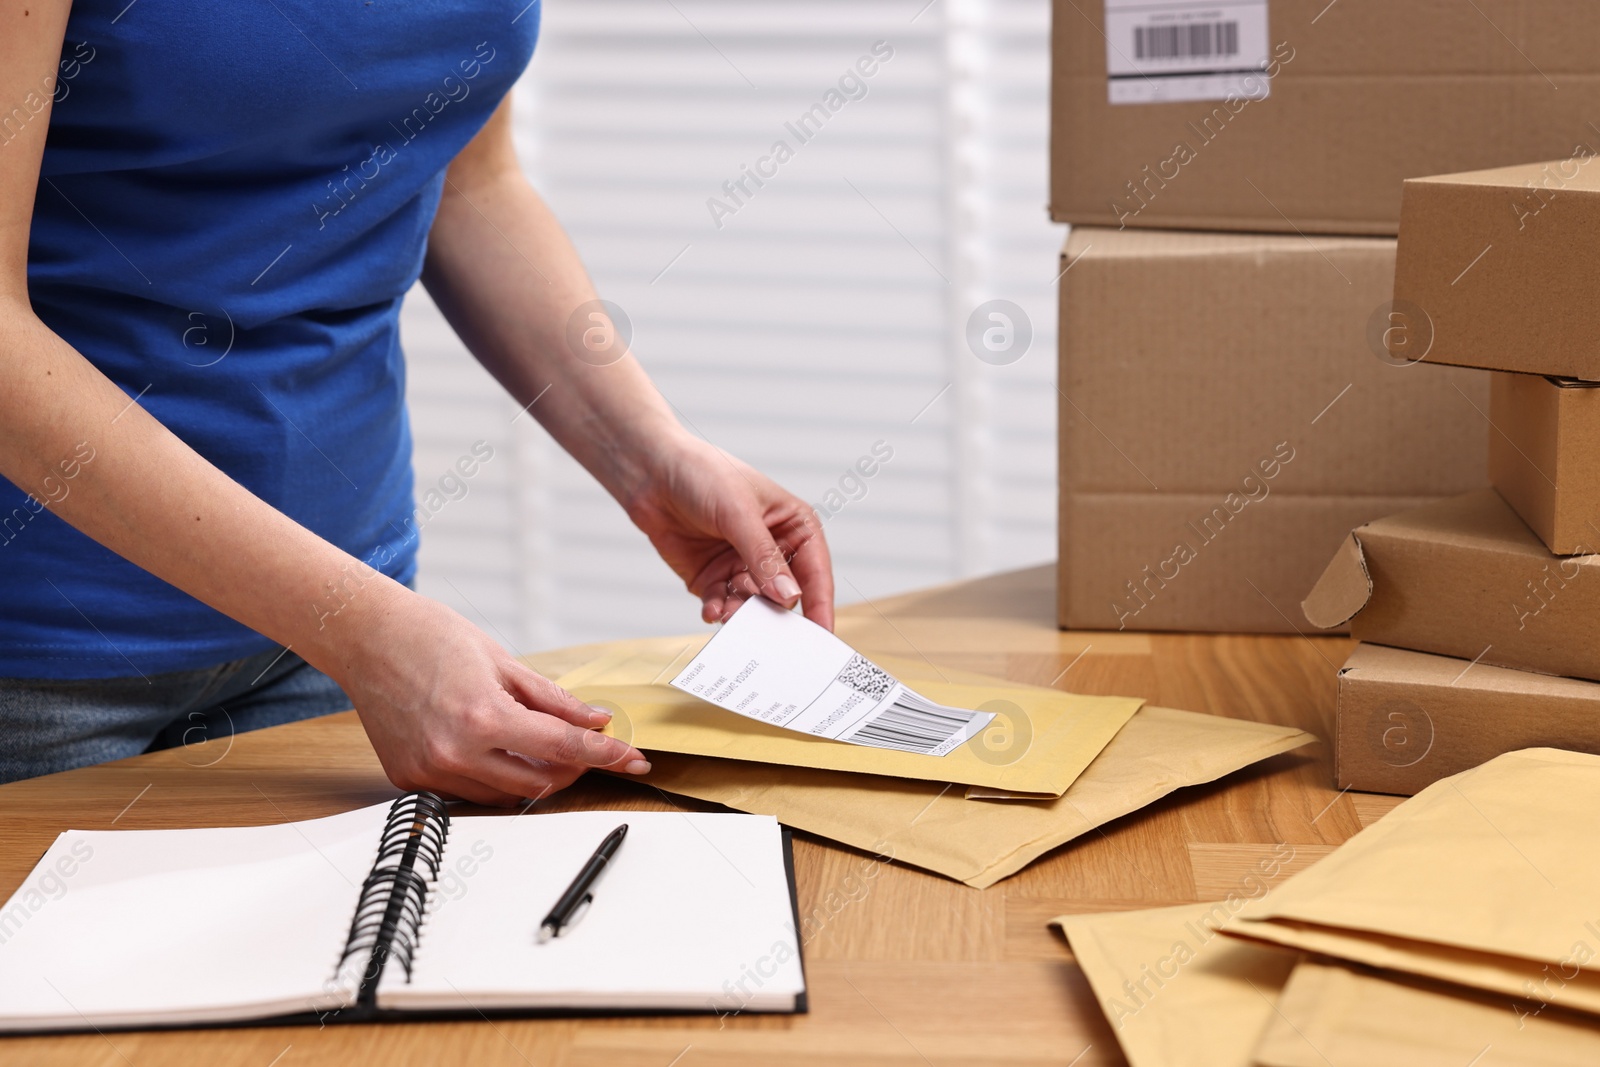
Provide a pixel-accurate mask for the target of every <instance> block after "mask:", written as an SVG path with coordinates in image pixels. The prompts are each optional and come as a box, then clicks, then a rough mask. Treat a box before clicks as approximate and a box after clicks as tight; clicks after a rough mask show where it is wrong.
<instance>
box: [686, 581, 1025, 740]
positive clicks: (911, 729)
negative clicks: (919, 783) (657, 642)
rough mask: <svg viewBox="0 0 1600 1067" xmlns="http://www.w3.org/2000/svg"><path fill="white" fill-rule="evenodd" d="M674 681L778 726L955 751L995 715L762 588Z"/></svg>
mask: <svg viewBox="0 0 1600 1067" xmlns="http://www.w3.org/2000/svg"><path fill="white" fill-rule="evenodd" d="M672 685H673V686H674V687H675V688H677V689H681V690H683V691H684V692H685V693H690V694H692V695H694V696H697V697H699V698H700V699H701V700H704V701H707V702H708V703H711V704H715V705H716V706H717V707H719V708H725V709H727V710H728V711H732V712H737V713H738V714H740V715H744V716H746V717H748V718H751V719H756V720H759V721H760V722H765V723H771V724H772V725H773V726H782V727H784V728H785V729H788V730H796V731H799V732H801V733H807V734H815V735H816V736H818V737H828V738H832V739H834V740H835V741H848V742H850V743H851V744H856V745H871V746H872V747H874V748H897V749H900V750H901V751H903V752H920V753H923V754H924V755H929V756H943V755H947V754H948V753H950V752H951V751H952V750H954V749H955V747H956V746H957V745H960V744H962V743H963V742H965V741H967V740H969V739H971V738H972V737H974V736H975V735H977V734H978V733H981V732H982V731H983V729H984V728H985V727H987V726H988V725H989V722H990V720H991V719H993V718H994V715H993V713H991V712H984V711H968V710H966V709H963V708H950V707H946V706H944V705H943V704H939V703H936V702H934V701H932V700H929V699H927V698H926V697H923V696H921V695H919V694H918V693H916V692H914V691H913V690H911V689H908V688H907V687H906V686H905V685H904V684H903V683H902V682H900V681H899V680H898V679H897V678H895V677H894V676H893V675H891V674H890V673H889V672H888V671H886V670H884V669H883V668H882V667H879V666H878V665H877V664H876V663H873V662H872V661H871V660H869V659H867V658H866V657H864V656H862V655H860V654H859V653H857V652H856V651H855V649H853V648H851V647H850V646H849V645H847V644H845V643H844V642H843V641H841V640H839V639H838V638H837V637H835V636H833V634H831V633H829V632H828V631H827V630H824V629H823V628H822V627H820V626H818V625H817V624H816V623H814V622H812V621H811V620H809V619H807V618H805V617H804V616H802V615H798V614H796V613H794V612H791V611H785V610H784V609H783V608H781V607H779V606H778V605H776V604H774V603H772V602H771V601H770V600H765V599H763V598H761V597H754V598H752V599H750V600H747V601H745V603H744V606H743V607H741V608H740V609H739V610H738V611H736V612H734V614H733V617H732V618H731V619H729V620H728V621H727V622H725V623H723V625H722V629H721V630H719V631H717V634H716V636H715V637H713V638H712V639H711V640H710V641H708V642H707V643H706V646H705V647H704V648H702V649H701V650H700V653H699V655H697V656H695V658H694V659H693V660H692V661H691V662H690V663H689V665H688V666H687V667H685V668H684V669H683V671H682V673H680V674H679V675H678V676H677V677H676V678H674V679H672Z"/></svg>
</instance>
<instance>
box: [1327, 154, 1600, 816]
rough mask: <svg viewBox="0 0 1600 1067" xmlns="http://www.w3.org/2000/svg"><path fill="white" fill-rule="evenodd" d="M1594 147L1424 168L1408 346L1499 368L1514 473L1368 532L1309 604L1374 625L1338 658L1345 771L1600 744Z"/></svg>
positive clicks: (1598, 233)
mask: <svg viewBox="0 0 1600 1067" xmlns="http://www.w3.org/2000/svg"><path fill="white" fill-rule="evenodd" d="M1595 159H1596V152H1595V151H1594V150H1593V149H1586V148H1580V150H1579V151H1578V152H1577V153H1576V154H1573V155H1571V156H1569V157H1567V158H1564V159H1561V160H1558V161H1554V162H1549V163H1540V164H1532V165H1527V166H1513V167H1503V168H1500V169H1496V170H1487V171H1477V172H1473V173H1466V174H1451V175H1446V176H1443V177H1434V178H1424V179H1417V180H1412V181H1407V182H1406V183H1405V193H1404V201H1403V207H1402V211H1401V220H1400V245H1399V261H1398V266H1397V270H1396V276H1395V290H1394V305H1393V310H1392V314H1391V323H1390V330H1391V332H1390V336H1389V337H1388V342H1389V347H1390V351H1391V353H1392V355H1393V356H1394V357H1395V358H1396V359H1404V360H1408V361H1426V362H1428V363H1442V364H1451V365H1454V366H1457V367H1477V368H1484V369H1486V370H1487V371H1488V373H1486V374H1485V373H1483V372H1482V371H1479V372H1478V374H1479V376H1480V377H1482V378H1485V379H1488V380H1490V402H1489V406H1488V409H1487V411H1486V413H1485V414H1486V417H1487V420H1488V422H1489V424H1490V425H1491V427H1492V430H1491V435H1490V446H1489V472H1490V480H1491V481H1492V483H1493V486H1494V488H1492V489H1480V490H1478V491H1476V492H1472V493H1468V494H1466V495H1464V496H1459V497H1455V498H1452V499H1448V500H1444V501H1441V502H1438V503H1435V504H1432V505H1428V506H1425V507H1421V508H1417V509H1415V510H1411V511H1407V512H1404V513H1402V514H1398V515H1394V516H1391V517H1389V518H1385V519H1380V520H1378V521H1375V522H1371V523H1368V524H1367V525H1365V526H1362V527H1361V528H1359V529H1357V530H1355V531H1354V533H1352V534H1351V535H1350V537H1349V538H1348V539H1347V540H1346V541H1345V543H1344V545H1343V547H1342V548H1340V549H1339V551H1338V553H1337V554H1336V555H1335V557H1334V559H1333V562H1332V563H1330V564H1329V565H1328V566H1327V569H1326V570H1325V572H1324V574H1323V576H1322V578H1321V579H1320V580H1319V581H1318V583H1317V585H1316V587H1315V588H1314V589H1313V590H1312V593H1311V595H1310V597H1309V598H1308V599H1307V600H1306V602H1305V612H1306V615H1307V617H1308V618H1309V619H1310V620H1311V621H1312V622H1314V623H1316V624H1317V625H1321V626H1342V625H1344V624H1345V623H1348V624H1349V626H1350V629H1351V631H1352V633H1353V634H1354V635H1355V636H1356V637H1357V638H1359V639H1360V640H1361V641H1362V642H1364V643H1363V644H1361V645H1359V646H1357V648H1356V650H1355V652H1354V653H1353V654H1352V655H1351V657H1350V659H1349V660H1348V662H1346V664H1345V666H1344V668H1343V670H1342V671H1341V672H1340V675H1339V726H1338V746H1337V760H1336V764H1337V775H1338V778H1339V784H1340V785H1341V786H1345V787H1350V788H1356V789H1365V790H1374V791H1379V792H1392V793H1414V792H1416V791H1417V790H1419V789H1421V788H1422V787H1424V786H1426V785H1428V784H1429V783H1431V782H1433V781H1436V780H1438V779H1439V778H1442V777H1445V776H1446V775H1451V774H1455V773H1457V772H1458V771H1461V770H1464V769H1466V768H1468V767H1472V766H1475V765H1477V764H1479V763H1481V762H1483V761H1484V760H1487V759H1489V758H1491V757H1493V756H1495V755H1498V754H1500V753H1503V752H1509V751H1512V750H1515V749H1519V748H1525V747H1529V746H1533V745H1551V746H1555V747H1560V748H1570V749H1578V750H1582V751H1588V752H1600V684H1597V683H1596V680H1600V555H1595V554H1594V553H1595V552H1596V551H1597V550H1600V389H1597V388H1596V386H1597V385H1600V300H1597V299H1596V294H1597V293H1600V163H1597V162H1596V161H1595ZM1422 373H1435V372H1433V371H1431V370H1424V371H1422ZM1449 373H1452V374H1454V373H1459V372H1457V371H1454V370H1451V371H1450V372H1449ZM1365 642H1371V643H1370V644H1367V643H1365ZM1384 646H1388V647H1384Z"/></svg>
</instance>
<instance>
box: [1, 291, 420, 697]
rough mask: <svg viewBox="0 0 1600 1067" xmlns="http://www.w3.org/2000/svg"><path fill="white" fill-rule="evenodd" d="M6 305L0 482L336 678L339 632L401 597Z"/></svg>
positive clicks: (28, 315) (29, 316)
mask: <svg viewBox="0 0 1600 1067" xmlns="http://www.w3.org/2000/svg"><path fill="white" fill-rule="evenodd" d="M5 304H6V306H5V307H3V308H0V427H3V432H0V474H3V475H4V476H5V477H6V478H8V479H10V480H11V481H12V482H13V483H14V484H16V485H17V486H18V487H20V488H21V489H23V490H24V491H25V492H28V493H30V494H32V496H33V497H34V499H35V500H37V501H38V502H40V503H41V504H43V505H45V506H46V507H48V508H49V509H50V510H51V511H53V512H54V513H55V514H56V515H58V516H59V517H60V518H62V519H64V520H65V521H67V522H68V523H70V524H71V525H73V526H75V527H77V528H78V529H79V530H81V531H82V532H83V533H85V534H87V535H88V536H89V537H91V538H93V539H94V540H96V541H98V542H99V543H101V544H102V545H105V546H106V547H107V548H109V549H111V550H112V551H113V552H116V553H117V554H118V555H121V556H123V557H124V558H126V559H128V560H130V561H132V562H133V563H135V564H137V565H139V566H140V567H143V568H144V569H145V570H147V571H150V572H151V573H152V574H155V575H156V576H157V577H159V578H161V579H163V580H164V581H167V582H169V583H171V584H172V585H174V586H177V587H178V588H179V589H182V590H183V591H184V592H186V593H188V594H190V595H191V596H193V597H194V598H195V599H197V600H200V601H202V602H204V603H206V604H208V605H210V606H211V607H213V608H216V609H217V610H218V611H220V612H222V613H223V614H225V615H228V616H230V617H232V618H234V619H236V620H238V621H239V622H241V623H243V624H244V625H246V626H248V627H250V628H251V629H254V630H256V631H258V632H260V633H262V634H265V635H267V636H268V637H270V638H272V639H273V640H275V641H277V642H279V643H281V644H284V645H290V646H292V647H293V648H294V650H295V651H296V652H297V653H299V654H300V655H301V656H302V657H303V658H304V659H306V660H307V661H309V662H311V663H312V664H313V665H315V666H317V667H320V668H321V669H323V670H325V671H328V672H329V673H333V674H335V676H337V671H338V667H339V666H340V662H339V661H340V650H339V640H338V635H339V634H340V633H343V632H348V631H349V630H350V629H351V628H352V627H354V626H357V625H359V623H358V621H357V620H358V619H359V618H360V617H362V616H363V615H367V614H370V613H371V612H381V611H382V610H384V607H383V605H384V603H385V601H386V600H387V599H388V598H389V597H390V596H392V595H394V593H395V592H396V591H400V592H403V591H404V590H403V587H401V586H399V585H398V584H397V583H395V582H393V581H391V580H390V579H388V578H384V577H383V576H381V575H380V574H378V573H377V572H376V571H374V570H373V569H372V568H371V567H369V566H367V565H366V564H364V563H362V562H361V561H360V560H357V559H356V558H355V557H353V556H351V555H349V554H348V553H346V552H344V551H342V550H340V549H338V548H336V547H335V546H333V545H331V544H329V543H328V542H327V541H324V540H323V539H322V538H320V537H318V536H317V535H316V534H314V533H312V532H311V531H309V530H307V529H305V528H304V527H303V526H300V525H299V524H297V523H295V522H294V521H293V520H291V519H289V518H288V517H286V516H285V515H283V514H282V513H281V512H279V511H277V510H276V509H274V508H273V507H271V506H270V505H268V504H267V503H266V502H264V501H263V500H261V499H260V498H258V497H256V496H255V495H254V494H252V493H251V492H249V491H248V490H247V489H245V488H244V487H243V486H241V485H239V484H238V483H237V482H235V481H233V480H232V479H231V478H229V477H228V476H227V475H225V474H224V473H223V472H222V471H220V470H218V469H217V468H216V467H214V466H213V465H212V464H211V463H209V462H207V461H206V460H205V459H204V458H203V457H201V456H200V455H199V454H198V453H196V452H195V451H194V450H193V449H191V448H190V447H189V446H188V445H186V444H184V443H183V441H181V440H179V439H178V438H177V437H176V436H175V435H173V434H172V433H171V432H170V431H169V430H167V429H166V427H164V426H162V425H161V423H160V422H158V421H157V420H156V419H155V418H153V417H152V416H151V415H149V414H148V413H147V412H146V411H145V410H144V409H143V408H142V407H140V406H139V405H138V404H137V403H136V402H134V401H132V400H130V399H129V397H128V396H127V395H126V394H124V393H123V392H122V390H121V389H119V388H117V386H116V385H115V384H113V383H112V382H111V381H110V380H109V379H108V378H106V377H105V375H103V374H102V373H100V371H99V370H97V369H96V368H95V367H94V366H93V365H92V364H91V363H89V361H88V360H87V359H85V358H84V357H83V356H82V355H81V354H80V353H78V352H77V351H75V350H74V349H73V348H72V347H71V346H70V345H68V344H67V343H66V342H65V341H63V340H62V339H61V338H60V337H59V336H57V335H56V334H55V333H54V332H52V331H51V330H50V329H49V328H48V327H46V326H45V325H44V323H42V322H40V321H39V319H38V318H37V317H36V316H35V315H34V314H33V313H32V311H31V309H29V308H27V307H25V306H19V305H18V304H17V303H16V302H15V301H14V300H7V301H5ZM3 551H4V550H3V549H0V552H3ZM45 577H49V575H46V576H45ZM330 583H331V586H330ZM330 588H332V589H333V590H336V591H341V592H342V594H343V595H342V597H341V598H340V599H339V600H337V601H335V602H336V603H339V604H341V605H348V610H345V609H344V608H341V610H340V611H339V612H338V613H337V617H333V613H330V612H329V611H328V610H327V609H326V607H325V605H326V604H327V603H328V602H329V600H328V597H329V590H330ZM357 590H359V592H360V595H352V594H353V593H354V592H355V591H357Z"/></svg>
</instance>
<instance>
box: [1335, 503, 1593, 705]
mask: <svg viewBox="0 0 1600 1067" xmlns="http://www.w3.org/2000/svg"><path fill="white" fill-rule="evenodd" d="M1304 608H1305V613H1306V617H1307V618H1308V619H1309V620H1311V622H1313V623H1315V624H1316V625H1317V626H1323V627H1330V628H1331V627H1338V626H1342V625H1344V624H1346V623H1348V624H1349V626H1350V632H1351V634H1352V635H1354V636H1355V637H1356V638H1358V639H1359V640H1362V641H1371V642H1373V643H1375V644H1380V645H1392V646H1394V647H1396V648H1410V649H1415V650H1417V651H1420V652H1435V653H1438V654H1439V655H1442V656H1458V657H1460V658H1462V659H1467V660H1472V661H1473V662H1477V663H1489V664H1494V665H1496V666H1500V667H1514V668H1519V669H1521V670H1527V671H1539V672H1541V673H1545V674H1564V675H1568V676H1570V677H1575V678H1590V679H1596V678H1600V556H1557V555H1553V554H1552V553H1551V552H1550V550H1549V549H1547V548H1545V546H1544V543H1543V542H1542V541H1540V540H1539V538H1538V537H1536V536H1535V535H1534V533H1533V531H1532V530H1530V529H1528V527H1527V524H1526V523H1524V522H1523V521H1522V520H1521V519H1520V518H1518V517H1517V513H1516V512H1515V511H1512V510H1511V506H1510V505H1509V504H1507V503H1506V502H1505V501H1504V500H1502V499H1501V498H1500V494H1499V493H1497V492H1495V491H1494V490H1493V489H1480V490H1478V491H1477V492H1474V493H1467V494H1465V495H1463V496H1459V497H1454V498H1452V499H1450V500H1443V501H1439V502H1436V503H1433V504H1428V505H1425V506H1423V507H1420V508H1416V509H1414V510H1412V511H1407V512H1402V513H1401V514H1398V515H1391V516H1389V517H1388V518H1386V519H1379V520H1377V521H1376V522H1369V523H1367V524H1366V525H1365V526H1363V527H1361V528H1360V529H1357V530H1355V531H1353V532H1352V533H1351V534H1350V536H1349V537H1348V538H1346V540H1345V543H1344V544H1343V545H1341V546H1340V548H1339V551H1338V552H1337V553H1336V554H1335V555H1334V557H1333V561H1332V562H1331V563H1329V564H1328V567H1327V570H1325V571H1324V572H1323V574H1322V577H1321V578H1320V579H1318V580H1317V584H1316V587H1315V588H1314V589H1313V590H1312V591H1311V595H1310V596H1308V597H1307V598H1306V601H1305V604H1304Z"/></svg>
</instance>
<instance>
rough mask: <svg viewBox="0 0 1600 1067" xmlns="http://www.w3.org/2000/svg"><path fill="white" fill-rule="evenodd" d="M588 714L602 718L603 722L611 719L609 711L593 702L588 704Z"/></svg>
mask: <svg viewBox="0 0 1600 1067" xmlns="http://www.w3.org/2000/svg"><path fill="white" fill-rule="evenodd" d="M589 714H590V715H593V716H595V717H596V718H598V719H601V720H603V721H605V722H610V721H611V712H610V711H609V710H608V709H606V708H597V707H595V706H594V705H593V704H590V705H589Z"/></svg>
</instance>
